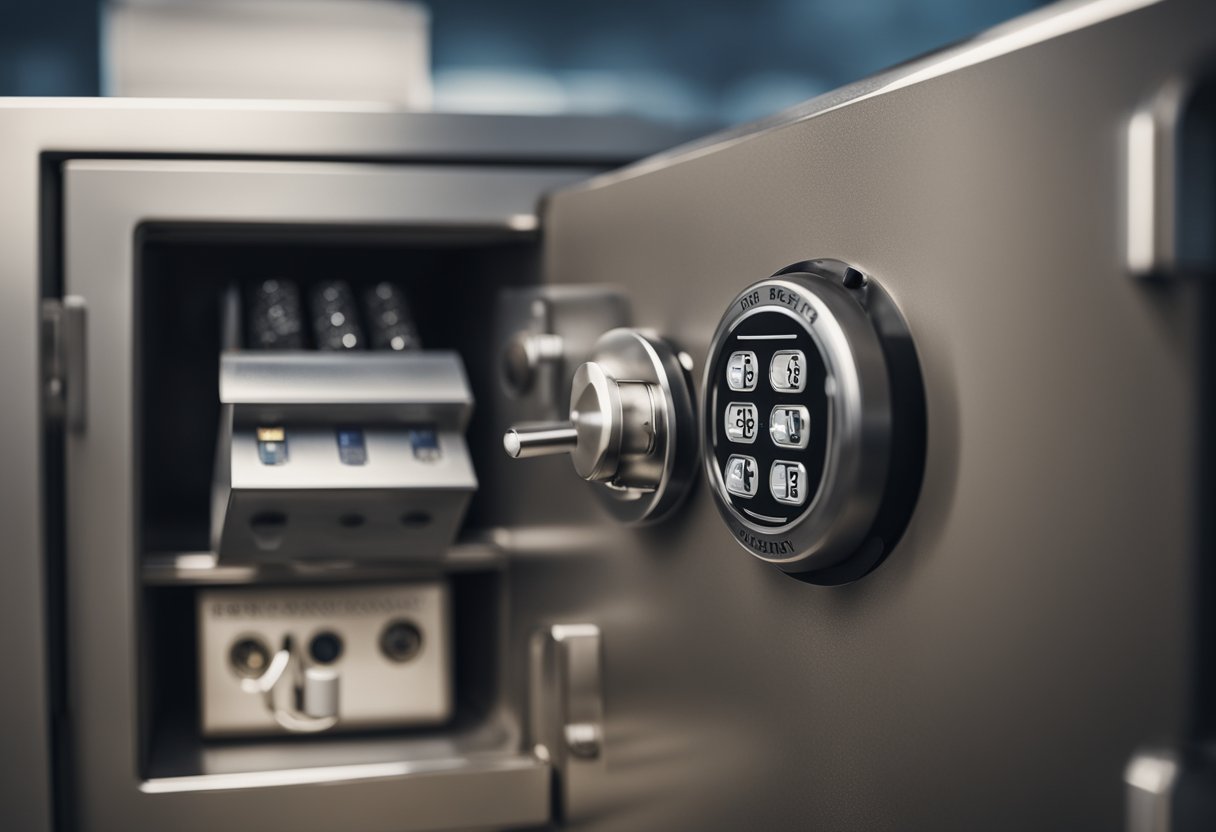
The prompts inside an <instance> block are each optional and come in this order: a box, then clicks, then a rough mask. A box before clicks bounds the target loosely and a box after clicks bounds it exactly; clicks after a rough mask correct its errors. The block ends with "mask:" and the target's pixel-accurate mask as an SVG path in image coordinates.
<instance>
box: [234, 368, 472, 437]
mask: <svg viewBox="0 0 1216 832" xmlns="http://www.w3.org/2000/svg"><path fill="white" fill-rule="evenodd" d="M220 401H221V402H225V403H227V404H235V405H245V404H251V405H257V404H271V405H294V404H300V405H309V404H320V405H337V404H341V405H360V404H375V405H392V404H419V405H428V406H431V407H432V409H433V410H436V411H438V410H441V409H447V410H454V411H456V412H460V413H463V414H467V412H468V411H469V410H471V409H472V407H473V394H472V393H471V392H470V391H469V382H468V379H467V378H466V377H465V373H464V364H463V363H462V362H461V360H460V356H459V355H457V354H456V353H452V352H440V351H436V352H420V353H414V354H404V355H403V354H398V353H361V354H358V353H357V354H354V355H353V356H352V355H350V354H345V353H343V354H339V355H330V354H327V353H318V352H312V353H268V352H263V353H257V352H247V353H226V354H224V355H223V356H221V358H220ZM331 410H332V408H331ZM430 418H431V419H435V418H437V417H436V416H434V415H432V416H431V417H430ZM445 421H450V422H451V423H453V424H455V425H456V426H457V427H458V428H463V427H464V426H465V425H466V424H467V423H468V416H467V415H465V416H464V417H463V418H450V419H447V420H445Z"/></svg>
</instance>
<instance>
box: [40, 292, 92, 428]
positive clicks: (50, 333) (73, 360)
mask: <svg viewBox="0 0 1216 832" xmlns="http://www.w3.org/2000/svg"><path fill="white" fill-rule="evenodd" d="M85 313H86V306H85V301H84V298H82V297H80V296H78V295H68V296H66V297H64V298H62V299H60V298H47V299H45V300H43V301H42V394H43V407H44V410H45V413H46V417H47V419H48V420H50V421H51V422H55V423H59V424H63V425H64V426H65V427H66V428H67V429H68V430H69V431H71V432H73V433H81V432H83V431H84V429H85V393H86V386H85V382H86V374H87V368H86V364H85V359H86V349H85V338H86V331H85V323H86V314H85Z"/></svg>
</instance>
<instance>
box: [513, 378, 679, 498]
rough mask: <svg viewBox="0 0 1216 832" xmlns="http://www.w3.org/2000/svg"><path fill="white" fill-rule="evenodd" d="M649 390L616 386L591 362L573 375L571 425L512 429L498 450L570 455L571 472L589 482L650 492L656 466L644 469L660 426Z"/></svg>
mask: <svg viewBox="0 0 1216 832" xmlns="http://www.w3.org/2000/svg"><path fill="white" fill-rule="evenodd" d="M655 411H656V397H655V396H654V395H653V394H652V391H651V385H649V384H647V383H645V382H640V381H617V380H616V379H613V378H612V377H610V376H609V375H608V373H607V372H605V370H604V368H603V367H602V366H600V365H599V364H597V363H596V362H594V361H589V362H587V363H586V364H583V365H582V366H581V367H579V368H578V369H577V370H575V372H574V381H573V382H572V384H571V390H570V421H568V422H554V423H546V424H540V425H530V426H519V427H514V428H511V429H510V430H508V431H507V433H506V435H505V436H504V437H503V446H504V447H505V448H506V451H507V453H508V454H509V455H511V456H512V457H515V458H525V457H533V456H547V455H549V454H561V453H568V454H570V459H571V461H572V462H573V463H574V470H575V471H576V472H577V473H578V475H579V476H580V477H582V478H583V479H585V480H588V481H590V482H608V483H612V484H613V485H615V486H618V487H622V488H654V487H655V486H656V485H658V484H659V477H660V476H661V475H662V468H661V466H654V465H645V464H642V463H643V462H644V459H645V457H646V456H647V455H648V454H649V453H650V452H651V451H652V450H653V449H654V447H655V444H656V438H657V433H658V431H659V430H661V427H660V426H661V424H662V422H663V421H664V420H662V419H660V418H659V414H657V413H656V412H655Z"/></svg>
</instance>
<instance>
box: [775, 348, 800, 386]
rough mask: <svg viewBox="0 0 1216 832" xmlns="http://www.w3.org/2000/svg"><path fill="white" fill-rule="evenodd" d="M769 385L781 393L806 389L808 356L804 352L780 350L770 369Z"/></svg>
mask: <svg viewBox="0 0 1216 832" xmlns="http://www.w3.org/2000/svg"><path fill="white" fill-rule="evenodd" d="M768 383H769V384H770V385H771V386H772V388H773V389H774V390H776V391H777V392H779V393H801V392H802V391H803V390H805V389H806V356H805V355H804V354H803V353H802V350H780V351H779V352H777V353H774V355H773V361H772V363H771V364H769V368H768Z"/></svg>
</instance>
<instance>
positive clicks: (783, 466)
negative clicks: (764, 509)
mask: <svg viewBox="0 0 1216 832" xmlns="http://www.w3.org/2000/svg"><path fill="white" fill-rule="evenodd" d="M768 487H769V491H771V492H772V494H773V499H774V500H776V501H777V502H779V503H784V504H785V505H787V506H800V505H802V504H803V503H805V502H806V468H805V467H803V465H802V463H801V462H787V461H785V460H781V459H779V460H777V461H776V462H774V463H773V467H772V469H770V471H769V475H768Z"/></svg>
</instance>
